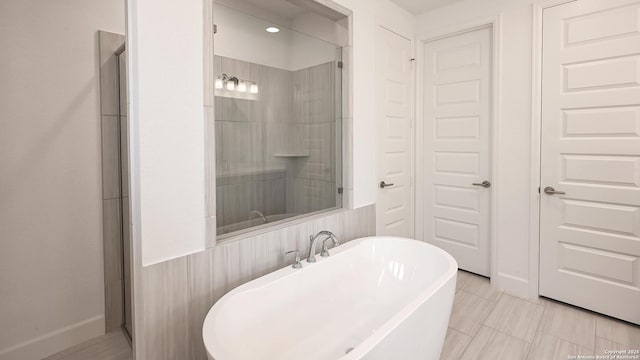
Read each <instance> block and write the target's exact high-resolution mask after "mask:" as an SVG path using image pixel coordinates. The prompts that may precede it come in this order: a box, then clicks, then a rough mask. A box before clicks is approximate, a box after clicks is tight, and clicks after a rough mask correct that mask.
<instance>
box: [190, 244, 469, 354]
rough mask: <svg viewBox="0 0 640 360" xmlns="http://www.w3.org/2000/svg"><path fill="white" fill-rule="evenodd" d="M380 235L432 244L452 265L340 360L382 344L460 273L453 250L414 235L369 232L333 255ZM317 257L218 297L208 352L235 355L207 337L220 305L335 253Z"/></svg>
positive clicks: (206, 325)
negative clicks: (451, 252)
mask: <svg viewBox="0 0 640 360" xmlns="http://www.w3.org/2000/svg"><path fill="white" fill-rule="evenodd" d="M380 238H385V239H391V240H394V239H395V240H403V241H406V240H408V241H411V242H416V243H417V244H415V245H417V246H425V247H429V248H430V249H431V250H432V251H435V252H436V253H438V255H439V256H443V257H444V258H445V259H446V260H447V261H446V263H447V264H448V265H449V266H448V268H447V269H446V270H445V271H444V272H443V273H442V275H440V276H439V277H438V278H436V279H435V280H434V281H433V283H432V284H431V286H429V287H427V288H426V289H424V290H422V291H420V292H419V293H418V295H417V296H416V297H415V298H414V299H412V300H410V301H409V302H408V303H407V304H406V305H405V306H404V307H402V309H401V310H400V311H398V313H396V314H395V315H393V316H391V317H390V318H388V319H387V320H386V321H385V322H384V324H383V325H381V326H380V327H379V328H378V329H376V331H375V332H374V333H372V334H371V335H370V336H368V337H367V338H366V339H365V340H364V341H362V342H361V343H360V344H358V345H357V346H356V347H355V348H354V349H353V350H352V351H350V352H349V353H348V354H345V355H344V356H342V357H340V358H339V360H355V359H359V358H361V357H363V356H364V355H366V354H367V353H369V352H370V351H371V350H372V349H373V348H374V347H375V346H376V345H378V344H379V343H380V342H381V341H382V340H384V339H385V338H386V337H387V336H388V335H389V334H390V333H391V332H392V331H393V330H395V329H396V328H397V327H398V326H400V325H401V324H402V322H403V321H405V320H406V319H408V318H409V317H410V316H411V315H412V314H413V313H415V312H416V310H418V308H419V307H420V306H422V305H423V304H424V303H425V302H427V301H428V300H429V299H430V298H431V297H432V296H433V295H434V294H435V293H436V292H438V291H439V290H440V289H441V288H442V287H444V286H445V285H446V284H447V283H448V282H449V281H451V279H453V278H455V277H456V274H457V271H458V263H457V262H456V260H455V259H454V258H453V256H451V255H450V254H449V253H447V252H446V251H444V250H442V249H440V248H439V247H437V246H435V245H432V244H429V243H426V242H424V241H420V240H416V239H411V238H405V237H398V236H367V237H363V238H358V239H354V240H351V241H349V242H347V243H345V244H342V245H340V246H338V247H336V248H333V249H331V250H329V253H330V254H331V255H332V256H337V255H338V254H341V253H343V252H345V251H348V250H349V249H352V248H354V247H356V246H358V245H360V244H361V243H363V242H365V241H367V240H375V239H380ZM316 259H317V261H316V263H314V264H308V263H307V262H306V261H304V260H303V261H304V267H303V268H302V269H293V268H292V267H291V266H290V265H288V266H286V267H284V268H281V269H278V270H275V271H273V272H271V273H268V274H266V275H263V276H261V277H259V278H256V279H254V280H251V281H249V282H246V283H244V284H242V285H240V286H238V287H236V288H235V289H233V290H231V291H229V292H228V293H226V294H225V295H223V296H222V297H221V298H220V299H219V300H218V301H216V302H215V303H214V304H213V306H211V308H210V309H209V311H208V312H207V315H206V316H205V319H204V322H203V325H202V340H203V343H204V346H205V349H206V352H207V356H208V357H209V358H212V359H215V360H229V359H233V355H231V354H229V353H228V352H226V351H225V350H224V347H223V346H221V345H223V344H221V343H220V342H218V341H216V340H215V337H213V336H211V337H210V340H209V341H207V340H206V339H207V336H206V335H209V334H210V333H212V332H213V327H214V324H215V323H214V321H215V318H216V315H217V314H218V313H219V312H220V308H222V307H223V306H224V304H226V303H228V302H229V301H231V300H232V299H233V297H234V295H236V294H238V293H241V292H245V291H255V290H258V289H260V288H262V287H264V286H266V285H267V284H269V283H272V282H274V281H282V280H284V279H286V278H288V277H290V276H294V275H296V274H298V273H299V272H301V271H304V270H305V267H306V268H308V267H309V266H314V265H317V264H320V263H322V262H324V261H330V260H331V257H329V258H322V257H316ZM213 348H217V349H216V350H214V349H213ZM214 353H215V355H214ZM216 356H217V357H216ZM336 360H338V359H336Z"/></svg>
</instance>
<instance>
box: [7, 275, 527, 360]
mask: <svg viewBox="0 0 640 360" xmlns="http://www.w3.org/2000/svg"><path fill="white" fill-rule="evenodd" d="M491 282H492V283H493V284H494V285H496V286H497V287H498V288H499V289H500V290H504V291H506V292H508V293H510V294H512V295H516V296H519V297H522V298H525V299H527V298H529V282H528V281H527V279H523V278H520V277H517V276H513V275H509V274H505V273H500V272H499V273H498V274H497V276H496V277H495V278H491ZM0 360H2V359H0Z"/></svg>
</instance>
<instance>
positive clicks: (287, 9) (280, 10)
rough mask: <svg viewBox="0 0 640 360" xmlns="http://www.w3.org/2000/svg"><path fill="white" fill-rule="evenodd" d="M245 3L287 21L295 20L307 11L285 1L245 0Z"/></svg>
mask: <svg viewBox="0 0 640 360" xmlns="http://www.w3.org/2000/svg"><path fill="white" fill-rule="evenodd" d="M246 2H247V3H249V4H251V5H253V6H256V7H258V8H261V9H263V10H267V11H270V12H272V13H275V14H278V15H280V16H284V17H286V18H289V19H292V18H295V17H296V16H298V15H300V14H302V13H304V12H305V11H307V10H306V9H305V8H302V7H300V6H297V5H295V4H292V3H290V2H289V1H286V0H246Z"/></svg>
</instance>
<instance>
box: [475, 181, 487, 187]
mask: <svg viewBox="0 0 640 360" xmlns="http://www.w3.org/2000/svg"><path fill="white" fill-rule="evenodd" d="M473 186H482V187H483V188H490V187H491V182H489V181H487V180H485V181H483V182H481V183H473Z"/></svg>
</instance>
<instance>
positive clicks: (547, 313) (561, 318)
mask: <svg viewBox="0 0 640 360" xmlns="http://www.w3.org/2000/svg"><path fill="white" fill-rule="evenodd" d="M539 330H540V331H542V332H544V333H546V334H549V335H553V336H556V337H559V338H561V339H563V340H566V341H569V342H571V343H574V344H578V345H580V346H582V347H585V348H587V349H590V350H593V349H594V347H595V336H596V316H595V315H593V314H591V313H589V312H587V311H584V310H580V309H578V308H575V307H572V306H569V305H566V304H562V303H559V302H555V301H545V305H544V315H543V316H542V320H541V322H540V329H539Z"/></svg>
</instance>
